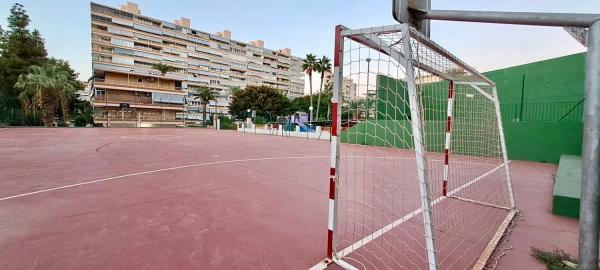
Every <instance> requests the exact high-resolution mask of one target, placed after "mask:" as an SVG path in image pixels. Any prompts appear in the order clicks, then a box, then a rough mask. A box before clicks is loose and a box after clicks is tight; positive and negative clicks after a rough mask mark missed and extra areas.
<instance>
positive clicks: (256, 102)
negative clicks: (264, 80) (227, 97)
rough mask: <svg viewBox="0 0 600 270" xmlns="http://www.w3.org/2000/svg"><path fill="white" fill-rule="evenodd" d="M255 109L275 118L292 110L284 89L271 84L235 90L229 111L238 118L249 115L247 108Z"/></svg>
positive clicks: (264, 115)
mask: <svg viewBox="0 0 600 270" xmlns="http://www.w3.org/2000/svg"><path fill="white" fill-rule="evenodd" d="M248 109H250V110H255V111H256V112H257V114H258V115H260V116H262V117H267V118H269V120H273V119H272V118H274V117H275V116H277V115H285V114H288V113H289V112H290V100H289V99H288V98H287V97H285V96H284V95H283V94H282V91H281V90H279V89H276V88H272V87H269V86H247V87H246V88H245V89H243V90H239V91H237V92H235V94H234V95H233V98H232V100H231V103H230V104H229V112H230V113H231V114H232V115H234V116H235V117H236V118H238V119H243V118H244V117H246V116H248V114H247V110H248Z"/></svg>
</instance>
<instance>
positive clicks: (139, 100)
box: [94, 94, 183, 110]
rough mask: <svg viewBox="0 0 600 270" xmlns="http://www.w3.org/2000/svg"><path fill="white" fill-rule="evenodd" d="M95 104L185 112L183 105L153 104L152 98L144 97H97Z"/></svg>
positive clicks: (109, 95)
mask: <svg viewBox="0 0 600 270" xmlns="http://www.w3.org/2000/svg"><path fill="white" fill-rule="evenodd" d="M94 103H99V104H102V103H128V104H129V105H142V106H144V105H145V106H155V107H161V108H164V109H181V110H183V104H182V105H177V104H163V103H157V102H152V97H143V96H122V95H111V94H108V95H96V97H95V99H94Z"/></svg>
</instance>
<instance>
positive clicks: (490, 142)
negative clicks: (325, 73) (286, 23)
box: [314, 24, 516, 269]
mask: <svg viewBox="0 0 600 270" xmlns="http://www.w3.org/2000/svg"><path fill="white" fill-rule="evenodd" d="M335 33H336V34H335V55H334V71H333V74H334V85H333V98H332V116H333V125H332V131H331V132H332V141H331V168H330V179H329V182H330V189H329V191H330V192H329V193H330V194H329V218H328V240H327V259H326V260H325V261H324V262H322V263H321V264H319V265H316V266H315V267H314V269H318V268H324V267H326V265H327V264H329V263H332V262H333V263H336V264H338V265H339V266H341V267H343V268H346V269H467V268H474V269H482V268H483V267H484V266H485V264H486V262H487V260H488V259H489V257H490V256H491V255H492V253H493V251H494V249H495V246H496V244H497V243H498V241H499V240H500V238H501V237H502V235H503V233H504V230H505V228H506V226H508V224H509V223H510V222H511V220H512V218H513V216H514V214H515V213H516V210H515V204H514V199H513V193H512V187H511V181H510V174H509V170H508V160H507V156H506V146H505V141H504V133H503V129H502V122H501V116H500V109H499V108H500V107H499V103H498V96H497V93H496V87H495V84H494V83H493V82H492V81H491V80H489V79H488V78H486V77H485V76H484V75H482V74H480V73H479V72H477V71H476V70H475V69H473V68H472V67H470V66H469V65H467V64H465V63H464V62H462V61H461V60H459V59H458V58H457V57H455V56H454V55H452V54H450V53H449V52H447V51H446V50H444V49H443V48H441V47H440V46H439V45H437V44H436V43H434V42H433V41H431V40H430V39H429V38H428V37H426V36H424V35H422V34H420V33H419V32H418V31H416V30H415V29H413V28H411V27H409V26H408V25H407V24H398V25H388V26H381V27H372V28H364V29H355V30H351V29H348V28H346V27H343V26H337V27H336V31H335Z"/></svg>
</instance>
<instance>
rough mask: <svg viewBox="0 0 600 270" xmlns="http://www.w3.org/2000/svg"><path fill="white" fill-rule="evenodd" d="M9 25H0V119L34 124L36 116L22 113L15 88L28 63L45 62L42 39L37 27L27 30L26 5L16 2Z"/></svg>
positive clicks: (9, 122) (11, 122) (10, 122)
mask: <svg viewBox="0 0 600 270" xmlns="http://www.w3.org/2000/svg"><path fill="white" fill-rule="evenodd" d="M7 20H8V27H7V28H2V27H0V122H5V123H8V124H11V125H23V124H37V123H38V121H39V119H36V117H35V115H31V114H29V115H27V114H23V112H22V111H21V108H20V103H21V102H20V101H19V98H18V95H19V93H18V92H19V89H16V88H15V83H16V82H17V80H18V78H19V76H20V75H21V74H25V73H27V71H28V68H29V66H31V65H43V64H44V62H45V61H46V56H47V54H46V49H45V48H44V40H43V39H42V37H41V35H40V33H39V32H38V31H36V30H34V31H33V32H30V31H29V30H28V26H29V22H30V20H29V16H28V15H27V13H26V12H25V8H24V7H23V6H22V5H20V4H15V5H13V6H12V8H11V10H10V15H9V16H8V19H7Z"/></svg>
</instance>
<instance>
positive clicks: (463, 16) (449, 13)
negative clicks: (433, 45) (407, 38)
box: [415, 9, 600, 27]
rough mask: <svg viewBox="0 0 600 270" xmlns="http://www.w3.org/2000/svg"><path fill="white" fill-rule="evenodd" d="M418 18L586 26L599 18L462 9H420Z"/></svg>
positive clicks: (564, 14)
mask: <svg viewBox="0 0 600 270" xmlns="http://www.w3.org/2000/svg"><path fill="white" fill-rule="evenodd" d="M415 17H417V18H419V19H429V20H442V21H463V22H482V23H501V24H521V25H541V26H561V27H563V26H573V27H588V26H590V25H591V24H592V23H593V22H594V21H596V20H597V19H599V18H600V15H598V14H574V13H537V12H502V11H464V10H426V9H424V10H420V11H419V12H417V13H415Z"/></svg>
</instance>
